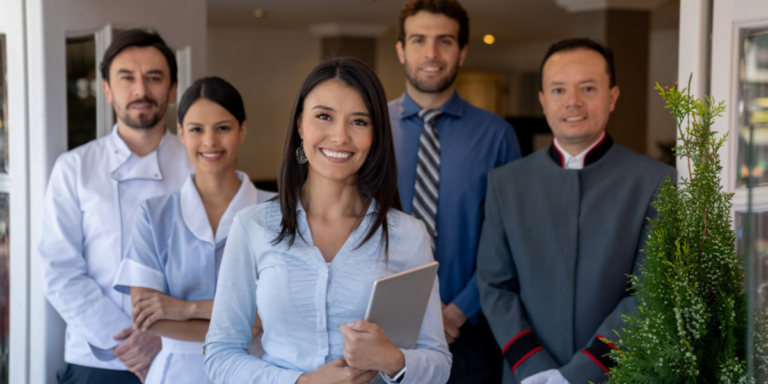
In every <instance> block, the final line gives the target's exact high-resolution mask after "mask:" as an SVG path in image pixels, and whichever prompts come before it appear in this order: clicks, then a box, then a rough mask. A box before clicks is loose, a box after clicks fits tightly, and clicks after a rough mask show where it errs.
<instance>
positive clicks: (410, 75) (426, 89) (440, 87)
mask: <svg viewBox="0 0 768 384" xmlns="http://www.w3.org/2000/svg"><path fill="white" fill-rule="evenodd" d="M458 74H459V62H458V61H456V63H455V64H454V66H453V68H452V69H451V71H450V72H448V73H446V74H445V76H443V78H441V79H438V80H437V82H436V83H428V82H426V81H421V80H419V79H418V78H417V76H416V70H415V69H414V68H413V67H411V65H410V64H409V63H408V61H406V62H405V78H406V80H408V83H410V84H411V86H413V87H414V88H416V90H418V91H419V92H423V93H442V92H443V91H445V90H446V89H448V88H450V87H451V85H453V82H454V81H456V76H457V75H458Z"/></svg>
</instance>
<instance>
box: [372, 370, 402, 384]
mask: <svg viewBox="0 0 768 384" xmlns="http://www.w3.org/2000/svg"><path fill="white" fill-rule="evenodd" d="M406 369H407V368H406V367H403V369H401V370H400V372H398V373H397V374H396V375H395V376H394V377H389V375H387V374H386V373H384V372H379V374H380V375H381V378H382V379H384V381H386V382H387V383H388V384H398V383H402V382H403V378H404V377H405V371H406Z"/></svg>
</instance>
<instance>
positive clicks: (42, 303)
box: [25, 0, 206, 384]
mask: <svg viewBox="0 0 768 384" xmlns="http://www.w3.org/2000/svg"><path fill="white" fill-rule="evenodd" d="M25 7H26V8H25V13H26V28H27V29H26V33H27V36H26V42H27V68H28V80H27V82H28V91H29V104H28V105H29V131H28V134H29V137H31V138H33V139H32V140H30V148H29V153H30V156H29V172H30V180H29V187H30V196H29V197H30V232H31V236H30V237H31V245H32V247H31V248H32V252H31V253H32V255H31V257H30V269H31V271H30V318H31V321H30V341H29V343H30V359H29V372H30V381H29V382H30V383H34V384H42V383H53V382H55V372H56V370H57V369H58V368H60V367H61V365H62V363H63V338H64V335H63V322H62V321H61V319H60V318H59V317H58V314H56V312H55V311H54V310H53V308H52V307H51V306H50V305H49V304H48V302H47V301H46V300H45V298H44V296H43V294H42V289H41V282H40V272H39V267H38V256H37V252H36V251H35V249H36V244H37V242H38V240H39V238H40V236H41V233H40V228H41V218H42V208H41V207H42V202H43V196H44V192H45V187H46V184H47V181H48V175H49V174H50V170H51V168H52V166H53V163H54V161H55V160H56V158H57V157H58V155H59V154H61V153H62V152H64V151H65V150H66V143H67V141H66V134H67V133H66V132H67V127H66V121H67V115H66V57H65V41H66V36H67V35H68V34H75V33H82V32H95V31H97V30H100V29H102V28H103V27H104V26H105V25H106V24H108V23H112V24H113V26H114V27H115V28H119V29H125V28H133V27H151V28H154V29H155V30H157V31H158V32H159V33H160V34H161V35H162V36H163V38H164V39H165V40H166V42H167V43H168V44H169V45H171V46H173V47H176V48H182V47H184V46H187V45H189V46H191V48H192V55H191V56H192V76H193V77H198V76H201V75H203V74H204V73H205V65H206V62H205V57H206V38H205V37H206V1H205V0H162V1H158V0H133V1H96V0H26V1H25Z"/></svg>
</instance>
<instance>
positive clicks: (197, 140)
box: [114, 77, 273, 384]
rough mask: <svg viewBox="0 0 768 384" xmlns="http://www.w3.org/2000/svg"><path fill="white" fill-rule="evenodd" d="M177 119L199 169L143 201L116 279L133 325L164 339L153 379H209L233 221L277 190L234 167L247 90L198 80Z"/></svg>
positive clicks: (152, 383) (151, 382)
mask: <svg viewBox="0 0 768 384" xmlns="http://www.w3.org/2000/svg"><path fill="white" fill-rule="evenodd" d="M178 120H179V126H178V132H179V138H180V139H181V140H182V142H183V144H184V146H185V148H186V151H187V155H188V156H189V158H190V159H191V160H192V163H193V164H194V166H195V173H194V174H192V175H191V176H189V178H188V179H187V181H186V183H185V184H184V185H183V186H182V188H181V190H180V191H179V192H176V193H172V194H169V195H165V196H160V197H156V198H153V199H149V200H147V201H145V202H144V203H142V205H141V208H140V211H139V212H138V213H137V215H136V221H135V225H134V230H133V235H132V238H131V244H130V245H129V247H128V251H127V254H126V257H125V259H124V260H123V261H122V263H121V264H120V269H119V270H118V273H117V276H116V278H115V282H114V288H115V289H116V290H118V291H120V292H122V293H126V294H128V293H129V294H130V295H131V302H132V304H133V323H134V326H135V327H136V328H137V329H139V330H141V331H144V332H148V333H151V334H155V335H158V336H162V340H163V347H162V350H161V351H160V353H159V354H158V355H157V356H156V357H155V359H154V361H153V362H152V365H151V367H150V369H149V373H148V374H147V378H146V381H145V383H146V384H160V383H210V381H209V380H208V377H207V376H206V374H205V371H204V370H203V354H202V351H203V341H204V340H205V334H206V332H207V331H208V324H209V320H208V319H210V318H211V310H212V307H213V298H214V293H215V288H216V279H217V275H218V271H219V267H220V265H221V258H222V254H223V252H224V244H225V243H226V242H227V236H228V234H229V229H230V227H231V225H232V220H233V219H234V217H235V214H237V213H238V212H239V211H240V210H242V209H243V208H246V207H248V206H251V205H255V204H257V203H260V202H262V201H266V200H267V199H268V198H270V197H271V196H272V195H273V194H271V193H269V192H264V191H258V190H256V188H255V187H254V186H253V183H251V181H250V180H249V178H248V175H246V174H245V173H243V172H239V171H235V158H236V157H237V149H238V145H239V144H240V143H242V142H243V140H244V139H245V133H246V122H245V110H244V108H243V102H242V99H241V98H240V94H239V93H238V92H237V90H236V89H235V88H234V87H232V86H231V85H230V84H229V83H227V82H225V81H224V80H222V79H219V78H213V77H208V78H203V79H200V80H198V81H196V82H195V83H194V84H193V85H192V86H191V87H190V88H189V89H188V90H187V91H186V92H185V93H184V96H183V97H182V99H181V103H179V108H178ZM251 324H254V323H251ZM257 325H258V323H257ZM254 328H255V329H256V330H260V327H258V326H255V327H254ZM249 341H250V340H249Z"/></svg>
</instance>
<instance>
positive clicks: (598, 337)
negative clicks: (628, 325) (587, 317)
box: [595, 335, 619, 351]
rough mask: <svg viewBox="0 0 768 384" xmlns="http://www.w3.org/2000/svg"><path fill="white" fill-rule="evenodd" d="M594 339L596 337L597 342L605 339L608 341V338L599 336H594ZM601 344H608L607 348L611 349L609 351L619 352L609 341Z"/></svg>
mask: <svg viewBox="0 0 768 384" xmlns="http://www.w3.org/2000/svg"><path fill="white" fill-rule="evenodd" d="M595 337H597V339H598V340H599V341H602V340H600V339H606V340H608V338H606V337H602V336H600V335H595ZM602 342H603V343H605V344H608V346H609V347H611V349H613V350H616V351H618V350H619V349H618V348H616V346H615V345H613V343H611V342H610V341H609V342H605V341H602Z"/></svg>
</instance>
